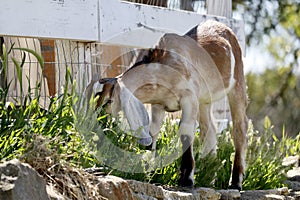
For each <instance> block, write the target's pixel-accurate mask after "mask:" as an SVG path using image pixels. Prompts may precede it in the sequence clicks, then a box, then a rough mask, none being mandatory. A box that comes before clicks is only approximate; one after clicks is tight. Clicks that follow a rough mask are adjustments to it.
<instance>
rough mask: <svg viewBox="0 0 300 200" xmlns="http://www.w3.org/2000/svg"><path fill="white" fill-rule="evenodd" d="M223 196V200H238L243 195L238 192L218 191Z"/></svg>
mask: <svg viewBox="0 0 300 200" xmlns="http://www.w3.org/2000/svg"><path fill="white" fill-rule="evenodd" d="M218 192H219V193H220V194H221V200H237V199H240V198H241V193H240V192H239V191H238V190H218Z"/></svg>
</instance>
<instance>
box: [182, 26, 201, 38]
mask: <svg viewBox="0 0 300 200" xmlns="http://www.w3.org/2000/svg"><path fill="white" fill-rule="evenodd" d="M197 30H198V25H197V26H195V27H194V28H192V29H191V30H189V31H188V32H187V33H186V34H184V35H186V36H189V37H191V38H192V39H194V40H196V41H197Z"/></svg>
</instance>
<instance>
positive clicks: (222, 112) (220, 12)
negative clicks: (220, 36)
mask: <svg viewBox="0 0 300 200" xmlns="http://www.w3.org/2000/svg"><path fill="white" fill-rule="evenodd" d="M206 5H207V14H208V15H216V16H223V17H226V18H232V0H206ZM213 115H214V117H215V122H216V123H217V124H218V132H222V130H223V129H226V128H227V126H228V122H230V121H231V114H230V107H229V104H228V98H227V97H224V98H223V99H220V100H219V101H217V102H214V103H213Z"/></svg>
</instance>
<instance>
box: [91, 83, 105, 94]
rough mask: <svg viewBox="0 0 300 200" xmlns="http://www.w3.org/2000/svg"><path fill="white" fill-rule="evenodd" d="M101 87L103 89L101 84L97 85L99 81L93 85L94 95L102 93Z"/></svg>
mask: <svg viewBox="0 0 300 200" xmlns="http://www.w3.org/2000/svg"><path fill="white" fill-rule="evenodd" d="M103 87H104V84H101V83H99V81H97V82H96V83H95V84H94V85H93V92H94V94H97V93H100V92H102V91H103Z"/></svg>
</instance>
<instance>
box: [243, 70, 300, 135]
mask: <svg viewBox="0 0 300 200" xmlns="http://www.w3.org/2000/svg"><path fill="white" fill-rule="evenodd" d="M247 85H248V94H249V99H250V102H251V103H250V104H249V107H248V116H249V118H251V119H252V120H253V124H255V128H257V129H258V130H260V131H263V129H264V127H263V126H264V117H265V116H267V115H268V116H269V117H270V119H271V121H272V122H273V123H274V124H275V126H274V129H273V131H274V132H275V133H276V135H277V136H278V137H281V132H282V127H285V131H286V133H287V134H288V135H289V136H297V135H298V133H299V130H300V124H299V123H298V122H299V120H300V110H299V109H298V108H299V105H300V98H299V95H300V79H299V75H296V74H293V73H290V69H289V68H278V69H268V70H266V71H265V72H264V73H262V74H252V73H250V74H248V75H247Z"/></svg>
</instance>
